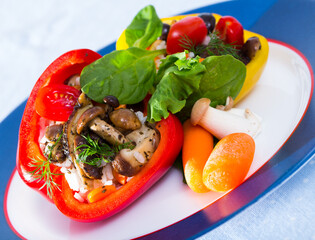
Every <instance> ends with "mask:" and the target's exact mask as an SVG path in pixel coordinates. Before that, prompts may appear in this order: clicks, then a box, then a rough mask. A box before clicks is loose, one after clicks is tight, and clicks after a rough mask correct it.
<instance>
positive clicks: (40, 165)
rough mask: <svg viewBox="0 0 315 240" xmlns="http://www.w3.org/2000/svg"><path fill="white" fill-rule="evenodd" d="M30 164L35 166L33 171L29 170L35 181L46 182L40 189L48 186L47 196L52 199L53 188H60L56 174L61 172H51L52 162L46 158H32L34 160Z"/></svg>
mask: <svg viewBox="0 0 315 240" xmlns="http://www.w3.org/2000/svg"><path fill="white" fill-rule="evenodd" d="M29 166H30V167H33V168H35V169H34V170H33V171H30V172H29V174H31V176H32V178H33V179H34V181H36V182H41V181H43V182H44V184H43V185H42V186H41V187H40V189H39V190H41V189H43V188H44V187H46V189H47V196H48V197H49V198H50V199H51V198H52V192H53V190H54V189H58V190H60V188H59V185H58V184H57V183H56V182H55V180H54V176H57V175H61V174H58V173H53V172H51V169H50V162H49V161H48V160H46V159H45V160H43V159H32V161H31V162H30V163H29Z"/></svg>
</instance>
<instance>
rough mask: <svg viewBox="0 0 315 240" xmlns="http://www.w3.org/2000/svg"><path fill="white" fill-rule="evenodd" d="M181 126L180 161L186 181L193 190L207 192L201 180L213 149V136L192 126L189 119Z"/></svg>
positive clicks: (200, 128) (198, 127) (202, 129)
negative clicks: (182, 140) (181, 147)
mask: <svg viewBox="0 0 315 240" xmlns="http://www.w3.org/2000/svg"><path fill="white" fill-rule="evenodd" d="M183 128H184V144H183V149H182V161H183V168H184V175H185V179H186V182H187V184H188V186H189V187H190V188H191V189H192V190H193V191H194V192H198V193H202V192H208V191H209V189H208V188H207V187H206V186H205V185H204V184H203V181H202V172H203V168H204V166H205V163H206V161H207V160H208V158H209V155H210V153H211V151H212V149H213V137H212V135H211V133H209V132H208V131H207V130H205V129H204V128H202V127H200V126H198V125H197V126H193V125H192V124H191V122H190V120H189V119H188V120H187V121H186V122H185V123H184V125H183Z"/></svg>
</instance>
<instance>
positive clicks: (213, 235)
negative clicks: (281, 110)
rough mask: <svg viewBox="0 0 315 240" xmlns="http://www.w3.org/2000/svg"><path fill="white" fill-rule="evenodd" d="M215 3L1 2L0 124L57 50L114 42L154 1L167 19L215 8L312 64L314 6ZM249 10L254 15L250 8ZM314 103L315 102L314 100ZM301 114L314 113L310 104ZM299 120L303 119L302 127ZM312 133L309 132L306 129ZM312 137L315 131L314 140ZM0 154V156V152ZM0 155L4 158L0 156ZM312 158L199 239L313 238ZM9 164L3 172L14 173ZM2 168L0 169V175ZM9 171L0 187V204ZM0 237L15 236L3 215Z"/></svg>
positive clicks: (245, 0) (244, 0) (307, 2)
mask: <svg viewBox="0 0 315 240" xmlns="http://www.w3.org/2000/svg"><path fill="white" fill-rule="evenodd" d="M223 2H225V1H220V0H217V1H215V0H207V1H206V0H194V1H189V0H181V1H179V0H173V1H165V0H161V1H158V2H156V1H151V0H150V1H148V0H133V1H122V0H116V1H96V0H91V1H83V0H70V1H61V0H54V1H52V0H48V1H36V0H29V1H22V0H12V1H10V0H4V1H2V2H1V3H2V4H1V9H0V16H1V22H0V36H1V37H0V53H1V55H2V57H1V58H0V69H1V71H0V83H1V86H2V88H3V89H4V91H3V92H2V94H1V95H0V109H1V111H0V122H1V121H3V120H5V119H6V117H7V116H8V115H9V114H10V113H11V112H12V111H13V110H14V109H15V108H16V107H18V106H19V105H20V104H21V103H22V102H23V101H24V100H25V99H26V98H27V96H28V95H29V93H30V91H31V89H32V87H33V85H34V83H35V81H36V80H37V79H38V77H39V76H40V74H41V73H42V72H43V71H44V70H45V68H46V67H47V66H48V65H49V64H50V63H51V62H52V61H53V60H54V59H56V58H57V57H58V56H60V55H61V54H62V53H64V52H66V51H68V50H71V49H77V48H89V49H93V50H96V51H97V50H99V49H101V48H103V47H104V46H106V45H108V44H110V43H112V42H114V41H115V40H116V39H117V38H118V36H119V35H120V33H121V32H122V30H123V29H124V28H125V27H126V26H127V25H128V24H129V22H130V21H131V19H132V18H133V17H134V15H135V14H136V13H137V11H138V10H139V9H141V8H142V7H144V6H146V5H148V4H152V5H154V6H155V8H156V10H157V12H158V15H159V16H160V17H168V16H172V15H176V14H177V13H182V12H186V11H189V10H191V9H195V8H200V7H203V6H207V5H210V4H215V5H214V7H213V9H214V10H217V11H216V13H219V14H222V15H233V16H236V17H237V18H238V19H239V20H240V22H241V23H242V24H243V25H244V26H245V28H246V29H250V30H252V31H255V32H258V33H261V34H263V35H264V36H266V37H268V38H272V39H277V40H280V41H283V42H286V43H288V44H290V45H292V46H294V47H295V48H297V49H298V50H299V51H301V52H302V53H303V54H304V55H305V56H306V58H307V59H308V60H309V61H310V63H311V65H312V66H313V68H314V66H315V47H314V46H313V42H314V40H315V23H314V21H313V20H312V17H313V16H314V14H315V1H312V0H300V1H298V0H296V1H294V0H288V1H284V0H279V1H276V0H266V1H263V0H259V1H255V3H250V2H251V1H249V0H241V1H236V3H235V4H236V5H238V6H244V7H243V8H240V7H239V9H235V8H232V7H230V6H231V5H228V4H227V5H226V6H227V7H226V8H224V6H225V5H224V4H225V3H223ZM253 10H254V11H253ZM313 101H314V99H313ZM307 114H311V115H312V116H314V115H315V109H314V107H312V108H310V109H309V110H308V112H307ZM302 123H303V122H302ZM310 131H311V132H312V133H314V128H312V129H310ZM313 136H315V133H314V135H313ZM0 154H1V153H0ZM1 155H2V154H1ZM314 163H315V159H314V156H313V157H312V158H311V159H310V160H308V161H307V163H306V164H305V165H304V166H303V167H302V168H301V169H300V170H299V171H297V172H296V173H295V174H294V175H293V176H291V177H290V178H289V179H287V181H285V182H284V183H283V184H281V185H280V186H278V187H277V188H275V189H273V191H271V192H269V193H268V194H267V195H265V196H264V197H263V198H260V199H259V200H258V201H257V202H255V203H254V204H252V205H250V206H248V207H247V208H245V209H244V210H243V211H241V212H240V213H238V214H237V215H235V216H234V217H232V218H231V219H229V220H228V221H226V222H224V223H222V224H221V225H219V226H218V227H216V228H214V229H212V230H211V231H210V232H207V233H205V234H203V235H201V236H199V239H298V238H299V239H315V225H314V220H313V219H314V218H315V211H314V209H315V203H314V199H315V191H314V187H315V181H314V179H315V171H314V170H315V164H314ZM13 169H14V164H10V165H9V169H6V171H9V172H12V171H13ZM3 171H4V170H1V174H2V173H3ZM9 176H10V174H5V177H3V179H4V181H3V182H2V183H1V185H0V188H1V192H0V193H1V196H0V197H1V203H2V204H1V206H3V196H4V191H5V187H6V184H7V181H8V178H9ZM1 214H2V215H1V218H0V230H1V231H0V232H2V233H4V235H2V236H4V237H5V239H16V238H17V237H16V236H15V235H14V233H13V232H12V231H11V230H10V228H9V226H8V225H7V223H6V221H5V218H4V215H3V211H2V212H1Z"/></svg>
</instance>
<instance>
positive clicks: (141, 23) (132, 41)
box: [125, 5, 163, 49]
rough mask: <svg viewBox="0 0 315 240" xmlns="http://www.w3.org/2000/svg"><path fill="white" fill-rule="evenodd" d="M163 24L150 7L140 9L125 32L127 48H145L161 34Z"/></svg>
mask: <svg viewBox="0 0 315 240" xmlns="http://www.w3.org/2000/svg"><path fill="white" fill-rule="evenodd" d="M162 27H163V23H162V21H161V20H160V18H159V17H158V16H157V14H156V11H155V9H154V7H153V6H152V5H149V6H146V7H144V8H143V9H141V10H140V11H139V12H138V14H137V15H136V16H135V17H134V19H133V20H132V22H131V23H130V25H129V26H128V27H127V29H126V30H125V35H126V42H127V44H128V45H129V47H132V46H133V47H139V48H143V49H145V48H147V47H148V46H150V45H151V44H152V43H153V42H154V41H155V40H156V39H157V38H158V37H159V36H161V34H162Z"/></svg>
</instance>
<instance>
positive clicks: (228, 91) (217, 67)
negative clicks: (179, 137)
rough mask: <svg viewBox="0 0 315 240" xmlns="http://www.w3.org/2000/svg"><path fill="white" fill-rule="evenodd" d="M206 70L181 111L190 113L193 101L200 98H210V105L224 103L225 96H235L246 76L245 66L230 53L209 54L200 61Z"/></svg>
mask: <svg viewBox="0 0 315 240" xmlns="http://www.w3.org/2000/svg"><path fill="white" fill-rule="evenodd" d="M202 65H204V66H205V68H206V71H205V73H204V75H203V76H202V79H201V80H200V85H199V89H198V90H197V91H194V93H193V94H191V95H190V96H189V97H188V98H187V102H186V105H185V108H184V109H183V112H184V113H185V112H186V113H188V114H190V111H191V108H192V106H193V105H194V103H195V102H196V101H197V100H198V99H200V98H209V99H211V106H212V107H215V106H216V105H224V104H225V102H226V98H227V97H228V96H231V97H232V98H233V99H235V98H236V96H237V95H238V93H239V92H240V90H241V88H242V86H243V84H244V81H245V77H246V66H245V65H244V63H242V62H241V61H239V60H237V59H235V58H234V57H232V56H230V55H224V56H211V57H207V58H206V59H205V60H203V61H202Z"/></svg>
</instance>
